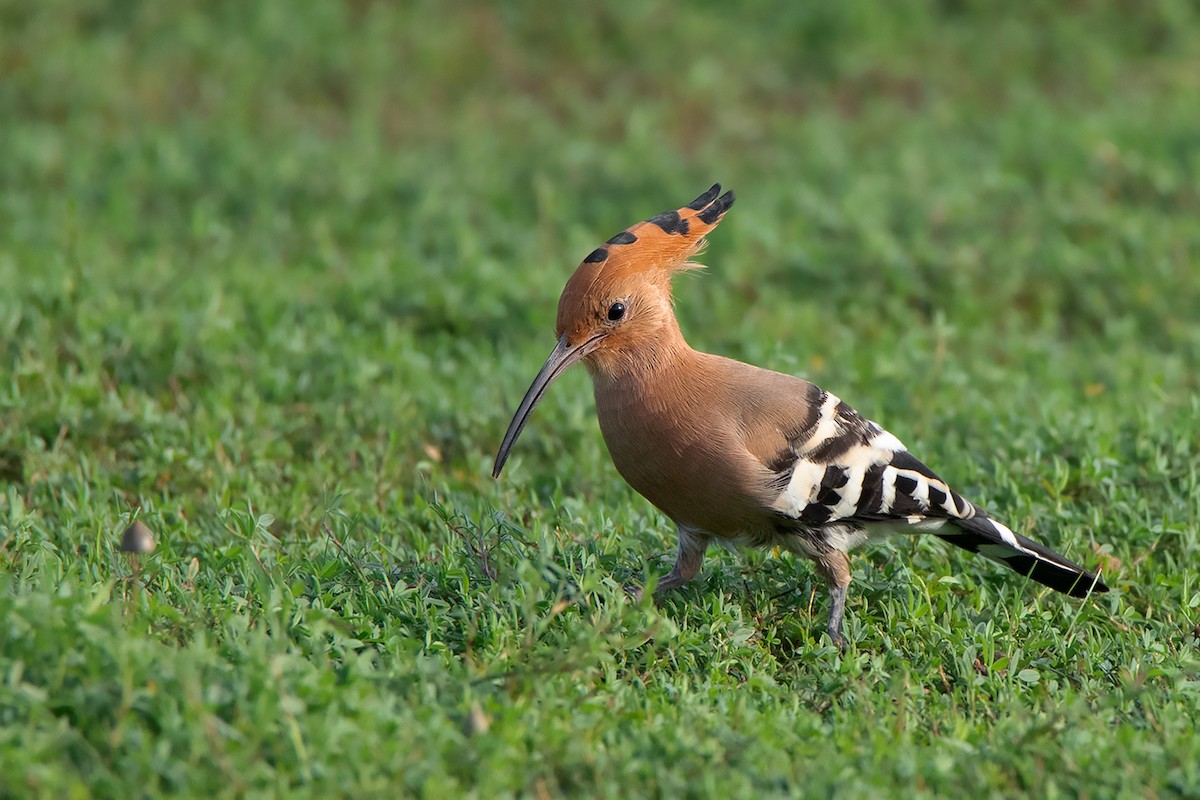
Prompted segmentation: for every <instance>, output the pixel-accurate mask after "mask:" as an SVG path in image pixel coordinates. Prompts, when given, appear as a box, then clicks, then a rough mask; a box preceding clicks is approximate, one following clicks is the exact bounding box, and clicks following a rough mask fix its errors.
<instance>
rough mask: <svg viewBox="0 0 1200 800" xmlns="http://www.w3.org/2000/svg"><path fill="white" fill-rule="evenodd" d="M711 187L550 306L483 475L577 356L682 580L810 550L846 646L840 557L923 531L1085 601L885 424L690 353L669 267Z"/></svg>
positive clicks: (637, 229)
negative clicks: (552, 311)
mask: <svg viewBox="0 0 1200 800" xmlns="http://www.w3.org/2000/svg"><path fill="white" fill-rule="evenodd" d="M733 200H734V196H733V192H726V193H725V194H721V186H720V184H717V185H715V186H713V187H712V188H711V189H709V190H708V191H707V192H705V193H704V194H702V195H700V196H699V197H697V198H696V199H695V200H694V201H692V202H691V203H689V204H688V205H686V206H684V207H683V208H681V209H679V210H677V211H668V212H665V213H663V214H659V215H658V216H656V217H651V218H650V219H649V220H646V221H645V222H640V223H638V224H637V225H634V226H633V227H631V228H629V229H627V230H624V231H622V232H621V233H618V234H617V235H616V236H614V237H612V238H611V239H609V240H608V242H607V243H606V244H604V245H603V246H601V247H598V248H596V249H595V250H593V251H592V252H591V253H590V254H589V255H588V256H587V258H585V259H584V260H583V263H582V264H580V265H579V268H578V269H577V270H576V271H575V274H574V275H572V276H571V279H570V280H569V281H567V285H566V287H565V288H564V289H563V292H562V296H561V297H560V299H559V302H558V323H557V327H556V330H555V334H556V336H557V337H558V344H557V345H556V346H555V347H554V350H553V351H552V352H551V353H550V357H549V358H548V359H546V363H545V365H544V366H543V367H542V369H541V371H540V372H538V374H537V377H536V378H534V381H533V384H532V385H531V386H530V387H529V391H528V392H526V394H525V397H524V399H522V400H521V404H520V406H519V407H518V408H517V411H516V414H515V415H514V416H513V419H512V423H511V424H510V425H509V427H508V431H507V432H506V433H505V435H504V440H503V442H502V444H501V445H500V450H499V452H498V453H497V455H496V462H495V465H494V467H493V470H492V475H493V477H497V478H498V477H499V476H500V471H501V470H502V469H503V468H504V463H505V461H506V460H507V459H508V455H509V452H510V451H511V449H512V447H513V444H514V443H515V442H516V441H517V437H518V436H520V434H521V431H522V430H523V429H524V427H525V423H526V422H528V420H529V416H530V414H531V413H532V412H533V409H534V407H535V406H536V405H537V404H538V401H539V400H541V398H542V395H543V393H544V392H545V391H546V388H547V387H548V386H549V385H550V384H551V382H552V381H554V379H555V378H557V377H558V376H559V375H560V374H562V372H563V371H564V370H565V369H567V367H569V366H571V365H572V364H574V363H576V362H578V361H583V363H584V364H585V365H586V367H587V369H588V372H589V373H590V374H591V378H592V385H593V389H594V391H595V397H596V415H597V417H598V418H599V421H600V430H601V431H602V432H603V434H604V441H605V444H606V445H607V446H608V451H609V454H610V455H611V456H612V460H613V463H614V464H615V465H616V467H617V471H618V472H620V473H621V476H622V477H623V478H624V479H625V480H626V481H627V482H628V483H629V484H630V485H631V486H632V487H633V488H634V489H636V490H637V491H638V493H640V494H641V495H642V496H643V497H645V498H646V499H647V500H649V501H650V502H651V503H652V504H653V505H654V506H656V507H657V508H658V509H660V510H661V511H662V512H663V513H664V514H666V515H667V516H668V517H670V519H671V520H672V521H673V522H674V523H675V526H676V528H677V530H678V535H679V545H678V550H677V554H676V558H675V566H674V568H673V569H672V570H671V571H670V572H669V573H668V574H667V575H666V576H665V577H663V578H662V580H660V581H659V582H658V584H657V586H656V592H665V591H668V590H671V589H675V588H677V587H679V586H682V585H684V584H685V583H687V582H688V581H690V580H691V579H692V578H693V577H695V575H696V573H697V572H698V571H699V570H700V565H701V562H702V561H703V559H704V553H705V551H706V550H707V548H708V546H709V544H711V543H712V542H714V541H716V542H719V543H722V544H726V545H733V546H739V545H749V546H753V547H765V548H783V549H785V550H788V551H790V552H793V553H795V554H798V555H802V556H806V557H807V558H810V559H812V561H813V562H815V564H816V569H817V572H818V573H819V574H820V575H821V576H822V577H824V579H825V580H826V581H827V582H828V584H829V594H830V608H829V623H828V627H827V630H828V633H829V636H830V638H831V639H832V640H833V642H834V644H836V645H837V646H839V647H841V648H844V647H845V640H844V638H843V634H842V618H843V616H844V612H845V606H846V590H847V587H848V586H849V585H850V562H849V559H848V556H847V553H848V552H849V551H850V550H851V549H852V548H854V547H857V546H859V545H862V544H865V543H867V542H869V541H872V540H876V539H879V538H882V537H884V536H887V535H889V534H892V533H896V532H909V533H930V534H933V535H935V536H938V537H939V538H941V539H944V540H946V541H947V542H950V543H951V544H954V545H957V546H958V547H961V548H963V549H965V550H969V551H971V552H972V553H978V554H980V555H982V556H986V557H987V558H990V559H993V560H995V561H998V562H1000V563H1001V564H1004V565H1005V566H1007V567H1009V568H1010V569H1012V570H1015V571H1016V572H1019V573H1021V574H1022V575H1025V576H1027V577H1029V578H1032V579H1033V580H1035V581H1037V582H1038V583H1042V584H1045V585H1046V586H1049V587H1050V588H1052V589H1056V590H1057V591H1060V592H1065V593H1066V594H1068V595H1071V596H1072V597H1085V596H1087V595H1088V594H1089V593H1091V592H1106V591H1108V587H1107V586H1105V585H1104V583H1103V582H1102V581H1101V580H1100V577H1099V576H1098V575H1094V574H1092V573H1091V572H1088V571H1087V570H1085V569H1084V568H1082V567H1080V566H1079V565H1078V564H1075V563H1073V562H1071V561H1069V560H1067V559H1066V558H1063V557H1062V556H1060V555H1058V554H1057V553H1055V552H1053V551H1051V550H1049V549H1047V548H1046V547H1044V546H1042V545H1040V544H1038V543H1037V542H1034V541H1032V540H1031V539H1028V538H1026V537H1024V536H1021V535H1020V534H1017V533H1014V532H1013V531H1012V530H1011V529H1009V528H1008V527H1007V526H1006V525H1004V524H1003V523H1001V522H1000V521H999V520H996V519H993V518H992V517H991V516H990V515H989V514H988V513H987V512H985V511H984V510H983V509H982V508H979V507H978V506H976V505H973V504H972V503H970V502H969V501H967V500H965V499H963V498H962V497H961V496H960V495H959V494H958V493H956V492H955V491H954V490H952V489H951V488H950V487H949V485H947V483H946V482H945V481H944V480H942V479H941V478H939V477H938V476H937V474H936V473H934V472H933V470H931V469H930V468H929V467H927V466H925V465H924V464H923V463H921V462H920V461H918V460H917V459H916V458H915V457H914V456H913V455H912V454H911V453H909V452H908V449H907V448H905V446H904V445H903V444H902V443H901V442H900V440H899V439H897V438H896V437H895V436H893V435H892V434H891V433H888V432H887V431H885V430H884V429H883V428H881V427H880V426H879V425H877V424H875V423H874V422H871V421H870V420H868V419H864V418H863V417H862V416H861V415H860V414H859V413H858V412H856V411H855V410H854V409H853V408H851V407H850V406H848V405H847V404H846V403H844V402H843V401H842V400H840V399H839V398H838V397H837V396H836V395H833V394H831V393H830V392H827V391H825V390H824V389H821V388H820V387H818V386H815V385H813V384H812V383H809V382H808V381H806V380H803V379H801V378H797V377H794V376H791V375H783V374H780V373H778V372H772V371H770V370H766V369H761V368H759V367H754V366H751V365H749V364H744V363H742V362H740V361H734V360H731V359H728V358H722V357H721V356H716V355H709V354H708V353H701V352H698V351H696V350H693V349H692V348H691V347H689V346H688V343H687V342H686V341H684V338H683V334H682V333H681V332H680V330H679V323H678V322H677V321H676V319H675V314H674V311H673V310H672V298H671V276H672V275H673V274H674V273H676V272H679V271H681V270H686V269H690V268H694V267H697V266H698V265H697V264H695V263H693V262H691V261H689V259H690V258H691V257H692V256H694V255H696V254H697V253H698V252H699V251H700V250H701V249H702V247H703V246H704V243H705V238H704V237H705V236H706V235H707V234H708V233H709V232H711V231H712V230H713V228H715V227H716V226H717V225H718V224H719V223H720V222H721V220H722V219H723V218H724V216H725V213H726V212H727V211H728V210H729V209H730V207H731V206H732V205H733Z"/></svg>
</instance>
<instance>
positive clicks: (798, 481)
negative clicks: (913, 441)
mask: <svg viewBox="0 0 1200 800" xmlns="http://www.w3.org/2000/svg"><path fill="white" fill-rule="evenodd" d="M809 400H810V403H811V405H812V407H813V408H815V409H817V410H816V413H815V414H812V415H810V419H809V421H808V424H806V425H805V429H804V430H800V431H796V432H795V433H794V435H789V436H788V448H787V450H786V451H785V452H782V453H780V454H779V455H778V456H777V457H776V458H774V459H772V463H771V464H770V465H769V467H770V468H771V469H772V470H773V471H774V472H775V474H776V478H775V482H774V488H777V489H778V490H779V494H778V496H777V497H776V498H775V500H774V502H773V503H772V510H773V511H775V512H776V514H777V515H779V517H781V518H782V520H786V522H783V526H785V527H794V528H795V529H797V530H799V531H803V532H805V533H806V534H807V535H809V536H810V537H814V538H815V539H816V542H814V543H815V544H820V545H823V546H827V547H832V548H834V549H838V550H848V549H850V548H852V547H855V546H857V545H859V544H862V543H864V542H866V541H867V540H869V539H871V538H876V537H878V536H880V535H886V534H887V533H891V532H894V531H904V530H907V531H909V532H927V533H932V534H934V535H936V536H938V537H940V538H942V539H945V540H946V541H947V542H950V543H951V544H954V545H957V546H958V547H961V548H963V549H965V550H969V551H971V552H972V553H979V554H980V555H982V556H986V557H987V558H990V559H992V560H994V561H998V562H1000V563H1001V564H1004V565H1005V566H1007V567H1009V568H1010V569H1013V570H1015V571H1016V572H1019V573H1021V574H1022V575H1026V576H1028V577H1030V578H1032V579H1033V580H1035V581H1037V582H1039V583H1042V584H1045V585H1046V586H1049V587H1050V588H1052V589H1056V590H1058V591H1060V592H1065V593H1066V594H1069V595H1072V596H1073V597H1084V596H1086V595H1087V594H1088V593H1090V592H1093V591H1094V592H1106V591H1108V587H1107V586H1105V585H1104V583H1103V582H1101V581H1100V579H1099V577H1097V576H1096V575H1093V574H1092V573H1090V572H1088V571H1087V570H1085V569H1083V568H1082V567H1080V566H1079V565H1077V564H1074V563H1072V562H1071V561H1069V560H1067V559H1065V558H1063V557H1062V556H1060V555H1058V554H1057V553H1054V552H1053V551H1051V550H1049V549H1047V548H1045V547H1043V546H1042V545H1040V544H1038V543H1037V542H1034V541H1032V540H1031V539H1028V538H1026V537H1024V536H1021V535H1020V534H1017V533H1014V532H1013V531H1012V530H1010V529H1009V528H1008V527H1007V526H1006V525H1004V524H1003V523H1001V522H999V521H997V520H994V519H992V518H991V517H990V516H988V514H987V513H986V512H985V511H984V510H983V509H981V508H979V507H977V506H975V505H973V504H972V503H970V502H968V501H967V500H965V499H963V498H962V497H961V496H959V495H958V494H957V493H956V492H954V491H953V490H952V489H951V488H950V487H949V486H948V485H947V484H946V482H945V481H943V480H942V479H941V478H939V477H938V476H937V475H936V474H935V473H934V472H933V470H931V469H930V468H929V467H927V466H925V465H924V464H923V463H921V462H920V461H919V460H917V459H916V458H915V457H914V456H913V455H912V454H911V453H909V452H908V449H907V448H905V446H904V445H903V443H901V441H900V440H899V439H897V438H896V437H895V436H893V435H892V434H891V433H888V432H887V431H885V430H884V429H883V428H881V427H880V426H879V425H877V424H875V423H874V422H871V421H870V420H868V419H865V418H863V416H862V415H860V414H859V413H858V412H857V411H855V410H854V409H853V408H851V407H850V406H848V405H846V404H845V403H844V402H842V401H841V400H840V399H838V398H837V397H836V396H834V395H832V394H830V393H828V392H826V391H824V390H822V389H819V388H817V387H812V389H811V391H810V395H809Z"/></svg>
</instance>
